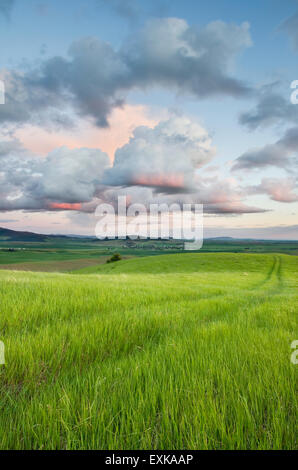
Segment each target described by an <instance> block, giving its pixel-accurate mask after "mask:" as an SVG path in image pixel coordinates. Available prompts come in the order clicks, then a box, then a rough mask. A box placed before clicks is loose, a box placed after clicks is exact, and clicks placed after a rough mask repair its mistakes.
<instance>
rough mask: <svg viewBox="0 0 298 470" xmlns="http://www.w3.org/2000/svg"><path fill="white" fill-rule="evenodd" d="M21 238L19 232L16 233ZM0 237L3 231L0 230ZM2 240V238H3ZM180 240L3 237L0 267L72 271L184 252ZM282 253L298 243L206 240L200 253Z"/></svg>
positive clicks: (297, 249)
mask: <svg viewBox="0 0 298 470" xmlns="http://www.w3.org/2000/svg"><path fill="white" fill-rule="evenodd" d="M15 233H16V234H17V235H18V236H20V234H19V232H15ZM0 235H1V229H0ZM2 238H3V237H2ZM183 247H184V245H183V243H182V242H181V241H179V240H149V239H148V240H137V241H131V240H103V241H99V240H92V239H81V238H77V239H75V238H67V237H64V238H55V237H54V238H49V239H46V240H45V241H42V242H36V241H29V242H28V241H22V240H14V241H5V240H1V236H0V268H1V269H10V270H23V271H36V272H71V271H73V270H78V269H80V268H86V267H88V266H96V265H97V264H102V263H104V262H105V261H106V260H107V258H108V257H110V256H111V255H112V254H113V253H116V252H118V253H120V254H121V255H122V256H123V257H124V258H125V257H127V258H131V257H145V256H155V255H160V254H167V253H168V254H170V253H171V254H175V253H183ZM222 252H226V253H280V254H290V255H298V242H293V241H292V242H290V241H289V242H282V241H268V240H267V241H262V240H234V239H230V240H217V239H214V240H208V239H207V240H204V245H203V247H202V249H201V250H200V251H199V253H200V254H201V253H222Z"/></svg>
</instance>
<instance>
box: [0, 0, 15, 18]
mask: <svg viewBox="0 0 298 470" xmlns="http://www.w3.org/2000/svg"><path fill="white" fill-rule="evenodd" d="M14 4H15V0H0V15H3V16H4V17H5V18H6V19H7V20H9V19H10V15H11V12H12V9H13V7H14Z"/></svg>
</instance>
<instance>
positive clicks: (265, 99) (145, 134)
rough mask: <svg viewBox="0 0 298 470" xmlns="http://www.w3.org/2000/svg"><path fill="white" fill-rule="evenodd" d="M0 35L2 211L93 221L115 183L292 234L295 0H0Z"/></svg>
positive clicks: (296, 226)
mask: <svg viewBox="0 0 298 470" xmlns="http://www.w3.org/2000/svg"><path fill="white" fill-rule="evenodd" d="M0 50H1V54H0V84H1V83H2V86H3V87H4V89H5V93H4V94H3V97H5V100H4V99H3V100H2V101H1V91H0V226H1V227H6V228H10V229H14V230H30V231H34V232H39V233H55V234H59V233H60V234H80V235H94V230H95V225H96V222H97V220H96V217H95V215H94V213H95V209H96V207H97V206H98V205H99V204H101V203H109V204H112V205H115V204H116V203H115V201H116V200H117V197H118V196H119V195H121V196H123V195H126V196H127V199H128V201H129V202H130V203H143V204H145V205H149V204H150V203H156V202H157V203H168V204H172V203H179V204H183V203H192V204H196V203H197V204H203V208H204V235H205V237H210V236H212V237H220V236H233V237H239V238H266V239H284V240H297V239H298V178H297V176H298V156H297V153H298V104H295V100H294V99H293V94H295V89H294V88H291V84H292V82H293V81H294V80H298V67H297V65H298V1H297V0H251V1H250V2H239V1H238V0H208V1H206V0H204V1H203V0H184V1H181V0H171V1H170V0H151V1H150V2H149V1H148V0H72V1H71V2H69V1H64V2H61V1H58V0H44V1H42V0H0ZM297 84H298V83H297ZM0 90H1V88H0ZM297 91H298V87H297ZM291 96H292V100H291ZM295 96H296V95H295ZM297 97H298V93H297ZM296 101H298V100H296Z"/></svg>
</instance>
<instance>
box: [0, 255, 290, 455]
mask: <svg viewBox="0 0 298 470" xmlns="http://www.w3.org/2000/svg"><path fill="white" fill-rule="evenodd" d="M297 266H298V263H297V258H296V257H293V256H287V255H279V254H268V255H262V254H259V255H254V254H247V255H244V254H178V255H163V256H156V257H149V258H138V259H131V260H125V261H120V262H117V263H113V264H112V265H111V264H109V265H102V266H98V267H89V268H86V269H84V271H83V272H81V273H79V272H78V273H77V274H75V275H74V274H48V273H47V274H41V273H23V272H12V271H0V298H1V317H0V332H1V337H0V339H1V340H3V341H4V343H5V347H6V365H5V366H0V384H1V385H0V391H1V394H0V397H1V398H0V408H1V409H0V448H1V449H32V448H33V449H294V448H297V441H296V417H297V391H296V388H295V386H296V383H297V382H296V380H297V366H295V365H294V364H292V363H291V362H290V356H291V352H292V350H291V347H290V345H291V342H292V341H293V340H295V339H297V337H298V335H297V309H298V295H297ZM90 271H92V272H91V273H90ZM84 272H85V273H84ZM88 272H89V274H88Z"/></svg>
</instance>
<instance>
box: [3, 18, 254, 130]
mask: <svg viewBox="0 0 298 470" xmlns="http://www.w3.org/2000/svg"><path fill="white" fill-rule="evenodd" d="M250 45H251V39H250V34H249V24H248V23H242V24H241V25H240V26H238V25H234V24H226V23H224V22H222V21H215V22H212V23H210V24H208V25H207V26H205V27H204V28H202V29H198V28H195V27H192V26H189V25H188V24H187V22H186V21H185V20H182V19H178V18H164V19H160V18H159V19H153V20H150V21H149V22H148V23H147V24H146V25H145V26H144V28H143V29H141V30H140V31H139V32H137V33H135V34H132V35H131V36H130V37H129V38H128V39H127V40H126V41H124V43H123V44H122V46H121V47H120V48H119V50H116V49H114V48H113V47H112V46H111V45H110V44H108V43H106V42H104V41H101V40H100V39H97V38H83V39H80V40H78V41H75V42H74V43H73V44H72V45H71V46H70V48H69V51H68V57H67V58H64V57H60V56H57V57H52V58H50V59H48V60H44V61H43V62H42V63H41V65H40V67H38V68H33V69H30V70H26V71H24V72H23V73H20V72H16V71H5V72H4V81H5V84H6V89H7V92H6V104H4V105H2V106H1V107H0V121H1V122H17V123H22V122H28V121H31V119H32V116H37V117H35V119H39V120H40V121H42V119H45V118H46V116H47V113H49V112H50V111H51V112H53V110H55V112H56V113H59V115H60V121H62V122H61V125H64V124H63V116H64V114H63V111H64V109H65V108H67V107H71V108H72V109H74V110H75V111H76V113H77V114H78V115H80V116H84V117H90V118H92V119H93V120H94V122H95V124H96V125H97V126H98V127H105V126H107V125H108V119H109V116H110V114H111V112H112V110H113V109H115V108H117V107H121V106H123V104H124V103H125V99H126V96H127V94H128V92H129V91H131V90H135V89H139V90H143V91H145V90H147V89H149V88H153V87H156V86H158V87H162V88H165V89H166V90H172V91H173V92H175V93H179V94H186V95H189V96H193V97H195V98H198V99H200V98H205V97H208V96H217V95H227V96H233V97H242V96H246V95H248V94H249V93H250V91H251V90H250V89H249V88H248V87H247V86H246V85H245V84H244V83H242V82H241V81H239V80H237V79H236V78H234V77H233V76H232V75H231V68H232V65H233V63H234V61H235V59H236V57H237V55H238V54H239V53H240V52H241V51H242V50H243V49H245V48H246V47H249V46H250ZM64 117H65V116H64ZM49 119H51V116H48V120H47V122H48V121H49Z"/></svg>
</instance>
